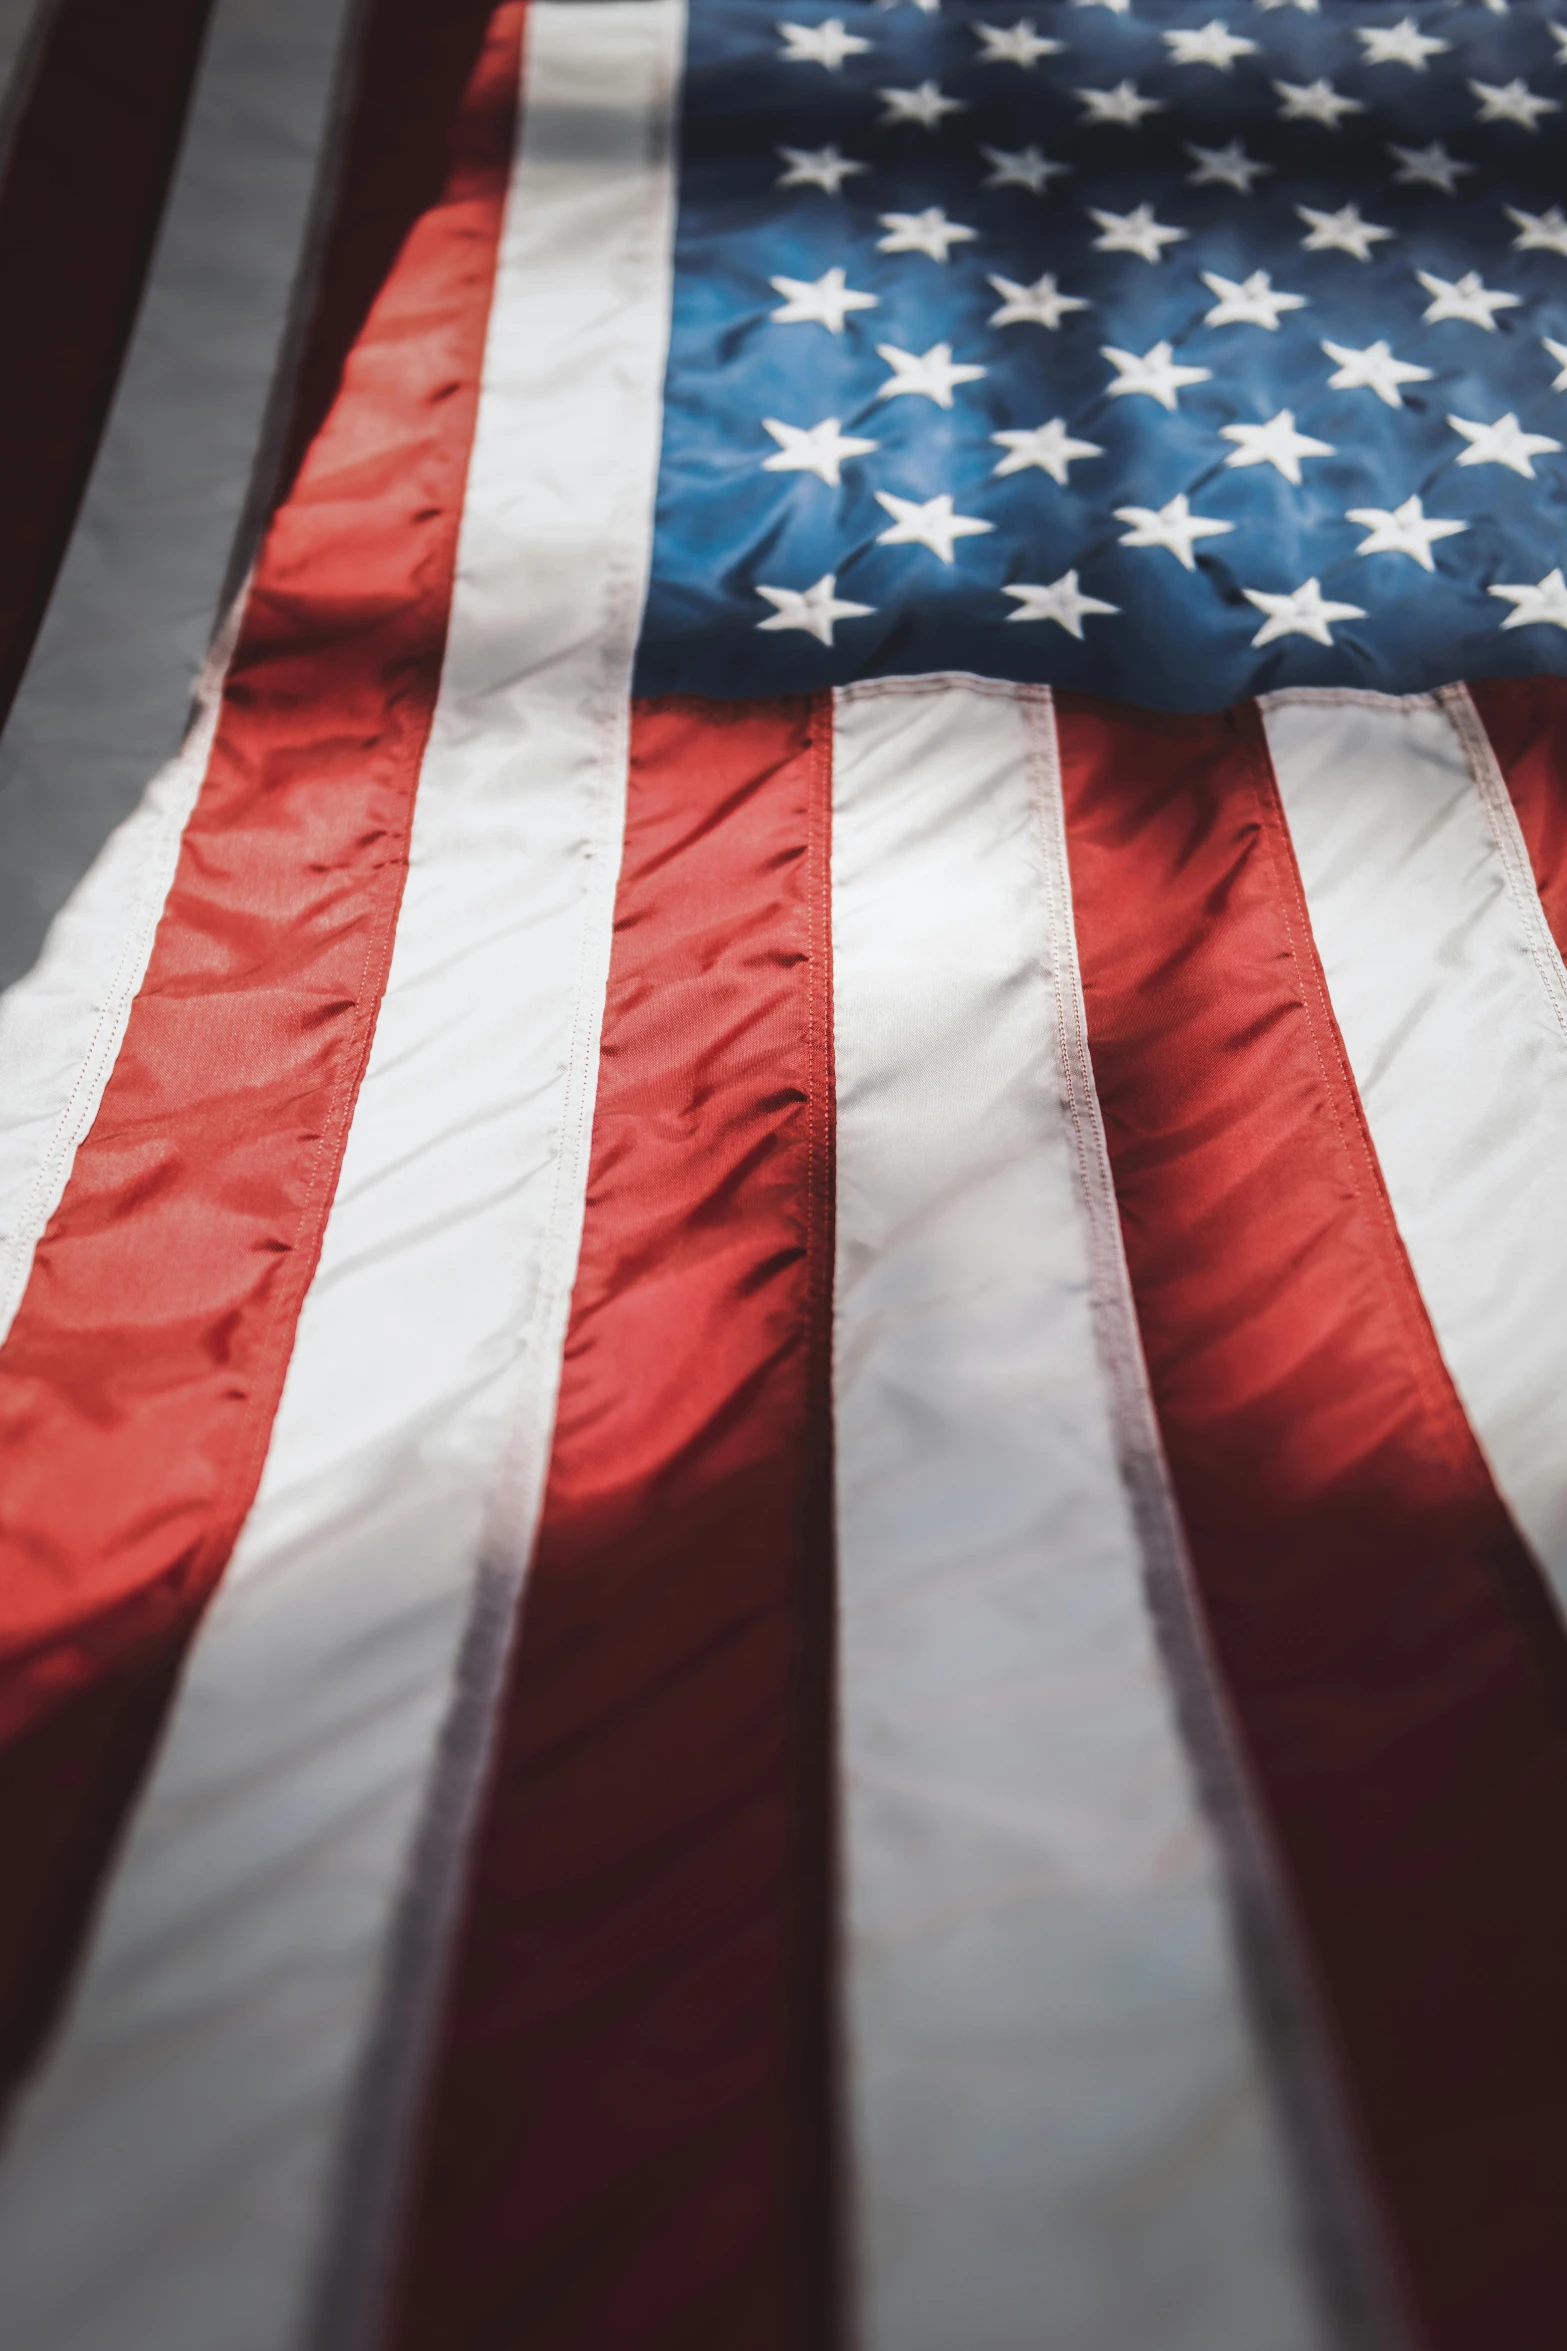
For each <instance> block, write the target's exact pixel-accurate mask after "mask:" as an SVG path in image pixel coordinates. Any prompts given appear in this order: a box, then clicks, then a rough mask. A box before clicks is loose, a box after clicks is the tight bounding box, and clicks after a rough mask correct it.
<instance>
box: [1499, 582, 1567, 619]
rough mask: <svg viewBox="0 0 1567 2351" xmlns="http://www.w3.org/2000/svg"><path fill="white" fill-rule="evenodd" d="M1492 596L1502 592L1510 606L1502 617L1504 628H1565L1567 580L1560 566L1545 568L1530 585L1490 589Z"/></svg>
mask: <svg viewBox="0 0 1567 2351" xmlns="http://www.w3.org/2000/svg"><path fill="white" fill-rule="evenodd" d="M1491 594H1492V595H1493V596H1504V597H1505V598H1506V599H1507V602H1508V603H1509V604H1511V605H1512V606H1513V607H1514V609H1513V610H1512V611H1511V612H1510V613H1509V614H1508V615H1507V618H1506V619H1505V620H1504V621H1503V623H1502V626H1503V628H1504V629H1532V628H1539V627H1545V626H1547V625H1549V626H1550V627H1551V628H1553V629H1567V580H1564V579H1563V578H1562V575H1561V570H1560V567H1558V568H1557V569H1556V570H1555V571H1548V572H1547V573H1546V575H1545V577H1544V579H1543V580H1536V582H1535V584H1534V586H1533V587H1532V588H1530V587H1515V588H1503V587H1495V588H1493V589H1492V590H1491Z"/></svg>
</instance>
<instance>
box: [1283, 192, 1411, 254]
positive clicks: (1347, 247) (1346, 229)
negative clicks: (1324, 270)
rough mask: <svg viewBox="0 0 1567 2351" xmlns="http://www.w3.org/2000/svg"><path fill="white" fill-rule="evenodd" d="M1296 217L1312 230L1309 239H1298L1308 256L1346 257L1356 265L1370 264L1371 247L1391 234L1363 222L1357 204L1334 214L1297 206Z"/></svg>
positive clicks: (1345, 206) (1390, 231)
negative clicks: (1356, 263) (1358, 262)
mask: <svg viewBox="0 0 1567 2351" xmlns="http://www.w3.org/2000/svg"><path fill="white" fill-rule="evenodd" d="M1295 213H1296V217H1297V219H1300V220H1304V221H1308V222H1309V223H1310V226H1311V234H1310V236H1309V237H1302V238H1301V243H1302V245H1304V246H1305V248H1306V251H1307V252H1308V253H1348V254H1349V255H1350V256H1351V257H1352V258H1353V259H1354V260H1356V261H1369V260H1370V259H1371V248H1372V246H1373V245H1380V244H1382V243H1384V242H1385V241H1386V239H1387V238H1389V237H1391V236H1392V235H1393V234H1394V232H1393V230H1392V229H1384V228H1379V227H1378V226H1377V224H1376V222H1375V221H1374V220H1362V219H1361V217H1360V207H1359V205H1358V204H1345V205H1343V206H1342V207H1341V208H1340V209H1339V210H1338V211H1337V212H1317V211H1314V210H1313V208H1312V206H1311V205H1309V204H1297V205H1296V207H1295Z"/></svg>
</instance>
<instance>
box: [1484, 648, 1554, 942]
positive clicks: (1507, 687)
mask: <svg viewBox="0 0 1567 2351" xmlns="http://www.w3.org/2000/svg"><path fill="white" fill-rule="evenodd" d="M1469 694H1470V699H1471V700H1472V702H1473V703H1474V706H1475V709H1476V711H1477V713H1478V715H1479V718H1480V721H1481V724H1482V725H1483V726H1484V728H1485V732H1486V736H1487V739H1488V740H1489V742H1490V745H1491V749H1492V751H1493V752H1494V754H1495V757H1496V760H1497V764H1498V765H1499V767H1500V768H1501V771H1502V775H1503V777H1504V779H1505V781H1506V785H1507V790H1508V793H1509V795H1510V796H1511V799H1512V803H1513V807H1514V809H1515V810H1516V812H1517V816H1518V824H1519V829H1520V831H1521V832H1522V834H1523V838H1524V844H1525V847H1526V848H1527V850H1528V854H1529V864H1530V869H1531V871H1532V872H1533V875H1534V882H1535V887H1536V889H1537V890H1538V891H1539V894H1540V904H1541V907H1542V908H1543V910H1544V913H1545V918H1546V921H1547V922H1548V923H1549V925H1550V930H1551V936H1552V938H1553V939H1554V940H1555V942H1556V948H1557V952H1558V954H1567V680H1563V679H1561V678H1524V679H1520V680H1518V681H1517V682H1514V681H1512V680H1510V679H1509V680H1505V681H1504V680H1501V679H1490V680H1482V681H1480V682H1477V683H1476V684H1475V685H1472V686H1471V687H1470V689H1469Z"/></svg>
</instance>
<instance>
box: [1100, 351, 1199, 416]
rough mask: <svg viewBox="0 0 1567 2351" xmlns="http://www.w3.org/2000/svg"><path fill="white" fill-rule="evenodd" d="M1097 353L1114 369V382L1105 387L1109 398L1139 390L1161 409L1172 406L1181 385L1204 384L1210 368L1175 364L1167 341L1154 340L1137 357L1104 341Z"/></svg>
mask: <svg viewBox="0 0 1567 2351" xmlns="http://www.w3.org/2000/svg"><path fill="white" fill-rule="evenodd" d="M1101 356H1102V357H1104V358H1105V359H1108V360H1109V362H1110V365H1111V366H1112V367H1113V368H1114V369H1115V371H1116V377H1115V382H1114V383H1113V384H1109V385H1107V386H1106V390H1107V392H1108V393H1109V396H1110V398H1111V399H1112V400H1118V399H1120V398H1121V397H1122V396H1123V394H1125V393H1128V392H1143V393H1146V395H1147V397H1148V398H1149V399H1150V400H1157V401H1158V403H1159V405H1160V407H1161V408H1170V409H1173V408H1174V407H1175V406H1176V396H1177V394H1178V393H1179V391H1180V389H1181V386H1182V385H1183V384H1205V383H1207V382H1208V381H1209V379H1210V377H1211V376H1212V374H1213V370H1212V368H1211V367H1180V366H1178V365H1177V364H1176V361H1175V359H1174V357H1173V354H1172V351H1171V347H1170V345H1169V344H1168V343H1155V344H1154V345H1153V346H1152V348H1151V349H1149V350H1147V351H1145V352H1144V353H1143V354H1142V356H1141V358H1139V357H1138V355H1137V353H1136V352H1135V351H1118V350H1117V349H1116V347H1115V345H1114V344H1113V343H1106V344H1105V346H1104V349H1103V352H1102V354H1101Z"/></svg>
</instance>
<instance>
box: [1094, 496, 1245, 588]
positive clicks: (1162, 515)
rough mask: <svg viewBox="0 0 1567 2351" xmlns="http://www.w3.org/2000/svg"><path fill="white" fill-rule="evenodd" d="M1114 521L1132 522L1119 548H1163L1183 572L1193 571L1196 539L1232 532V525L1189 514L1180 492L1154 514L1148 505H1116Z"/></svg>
mask: <svg viewBox="0 0 1567 2351" xmlns="http://www.w3.org/2000/svg"><path fill="white" fill-rule="evenodd" d="M1115 519H1116V521H1117V522H1129V523H1135V524H1136V526H1137V527H1136V529H1135V530H1130V531H1128V532H1127V533H1126V535H1125V537H1124V538H1123V539H1122V541H1121V544H1122V546H1123V547H1167V548H1168V549H1169V551H1170V553H1171V554H1172V555H1173V556H1174V557H1175V559H1176V561H1177V563H1179V564H1180V565H1182V567H1183V568H1184V569H1185V570H1187V571H1195V570H1196V568H1197V558H1196V556H1195V555H1194V554H1193V553H1192V547H1193V545H1194V543H1195V542H1196V541H1197V540H1198V539H1210V538H1212V537H1213V536H1214V534H1215V533H1216V532H1218V531H1233V530H1234V528H1235V525H1234V524H1233V523H1232V522H1219V521H1217V520H1215V518H1214V517H1213V516H1211V515H1206V514H1193V512H1192V510H1191V507H1190V506H1189V505H1188V503H1187V500H1186V494H1185V492H1184V491H1182V492H1180V493H1179V494H1178V495H1177V496H1175V497H1174V498H1172V499H1171V500H1170V502H1169V504H1168V505H1167V506H1161V507H1159V508H1158V510H1157V512H1156V511H1155V510H1154V509H1153V508H1152V507H1149V506H1118V507H1117V508H1116V510H1115Z"/></svg>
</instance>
